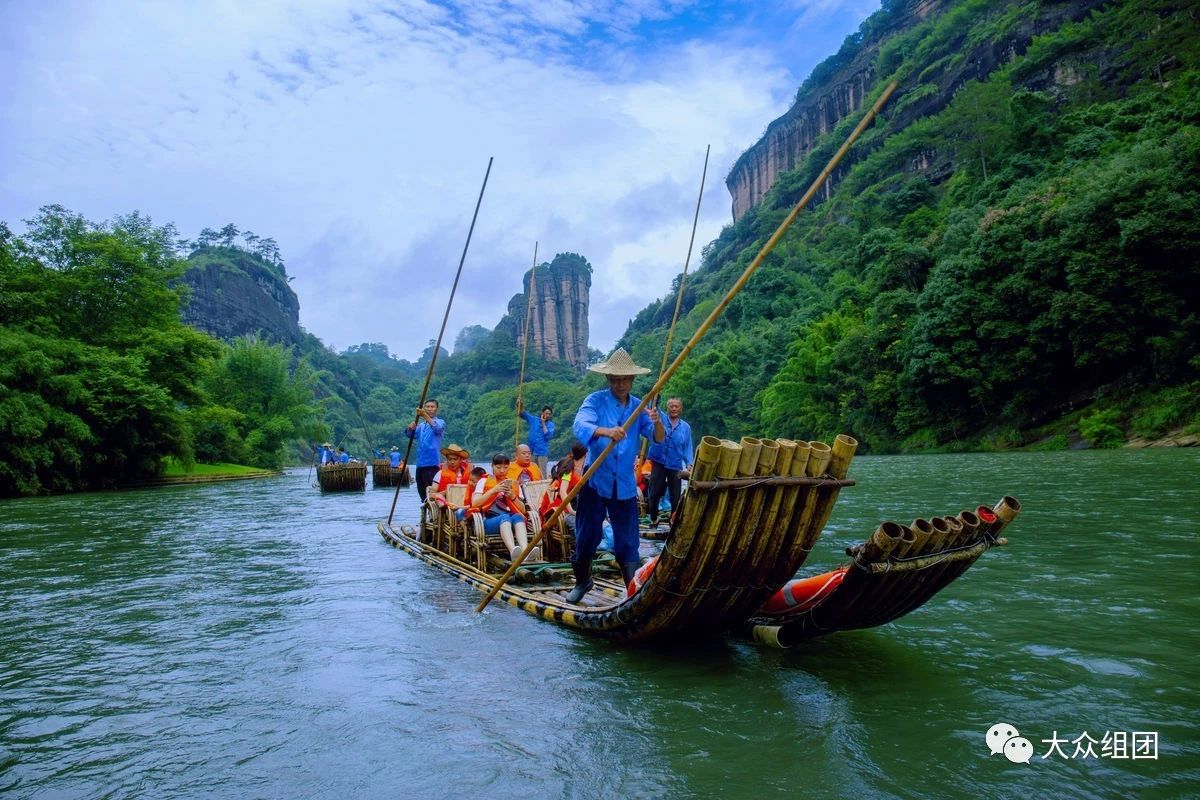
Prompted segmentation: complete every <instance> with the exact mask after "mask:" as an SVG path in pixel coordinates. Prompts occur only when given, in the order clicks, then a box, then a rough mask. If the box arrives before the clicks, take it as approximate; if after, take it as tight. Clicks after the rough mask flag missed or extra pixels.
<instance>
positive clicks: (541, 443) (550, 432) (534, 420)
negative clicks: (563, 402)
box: [521, 411, 554, 456]
mask: <svg viewBox="0 0 1200 800" xmlns="http://www.w3.org/2000/svg"><path fill="white" fill-rule="evenodd" d="M521 419H523V420H525V421H526V422H528V423H529V438H528V439H527V440H526V441H528V442H529V450H530V452H532V453H533V454H534V455H535V456H549V455H550V439H552V438H553V437H554V423H553V422H550V421H547V422H546V432H545V433H544V434H543V433H542V416H541V414H539V415H537V416H536V417H535V416H534V415H533V414H530V413H529V412H528V411H522V412H521Z"/></svg>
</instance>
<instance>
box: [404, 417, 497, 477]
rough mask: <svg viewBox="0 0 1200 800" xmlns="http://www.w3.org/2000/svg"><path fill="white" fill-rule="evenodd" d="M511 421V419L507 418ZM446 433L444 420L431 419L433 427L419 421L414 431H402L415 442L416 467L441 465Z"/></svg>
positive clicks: (406, 429) (423, 421)
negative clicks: (443, 436) (443, 435)
mask: <svg viewBox="0 0 1200 800" xmlns="http://www.w3.org/2000/svg"><path fill="white" fill-rule="evenodd" d="M509 419H512V417H509ZM445 431H446V420H444V419H442V418H441V417H434V418H433V425H430V424H429V423H428V422H426V421H425V420H421V422H420V424H419V425H417V428H416V430H411V431H410V430H409V429H408V428H405V429H404V435H405V436H407V437H408V438H410V439H415V440H416V442H417V466H418V467H436V466H440V465H441V463H442V434H443V433H444V432H445Z"/></svg>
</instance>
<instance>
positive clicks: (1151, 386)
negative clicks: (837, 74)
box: [622, 0, 1200, 451]
mask: <svg viewBox="0 0 1200 800" xmlns="http://www.w3.org/2000/svg"><path fill="white" fill-rule="evenodd" d="M949 5H950V6H951V7H950V8H949V9H948V10H946V11H944V12H943V13H941V14H936V15H932V16H930V17H929V18H927V19H925V20H924V21H923V22H921V23H920V24H917V25H915V26H912V27H909V28H906V29H903V30H900V31H898V32H896V33H892V34H890V35H888V36H886V37H885V38H883V40H882V42H880V41H878V37H874V39H873V36H874V34H873V32H874V31H878V30H880V29H887V28H888V27H889V24H890V16H889V15H895V14H898V13H900V10H901V8H902V7H903V6H905V4H904V3H899V2H894V3H885V4H884V8H883V10H881V11H880V12H878V13H877V14H876V15H874V16H873V17H871V18H869V19H868V20H867V21H866V22H864V24H863V29H862V31H860V33H859V34H858V35H857V36H855V37H851V38H850V39H848V40H847V42H846V45H845V46H844V47H843V48H842V52H840V53H838V54H837V55H836V56H835V57H833V58H832V59H830V62H828V63H827V65H822V66H820V67H818V68H817V70H815V71H814V78H818V77H819V76H820V75H828V74H831V73H832V72H833V71H834V70H835V69H836V68H837V67H838V65H839V64H843V63H846V62H848V61H850V60H852V59H854V58H861V57H862V55H863V54H862V53H860V52H859V50H860V48H863V47H866V46H867V43H870V44H871V46H872V47H873V51H872V52H873V55H872V56H871V57H872V58H873V68H874V69H873V71H874V74H875V77H876V81H875V83H874V85H873V86H872V88H871V93H870V96H869V97H867V98H866V101H867V102H866V103H865V104H866V105H869V103H870V102H871V101H873V100H874V97H875V96H876V95H878V93H879V92H880V91H881V90H882V87H883V86H884V85H885V84H886V83H887V82H888V81H889V80H892V79H895V80H898V81H899V83H900V86H901V91H900V92H899V93H898V94H897V95H896V96H895V97H894V98H893V99H892V101H891V105H890V107H889V108H888V109H887V110H886V111H885V113H884V115H883V119H881V120H880V121H878V122H877V123H876V124H875V126H874V127H873V128H872V129H870V130H869V131H868V133H867V134H866V135H865V136H864V137H863V139H862V140H861V143H860V144H859V145H858V149H857V150H856V152H855V159H854V160H853V162H852V165H851V166H850V167H849V168H848V169H846V170H844V171H843V172H841V173H840V174H839V181H838V182H837V184H836V186H835V188H834V190H833V191H832V193H831V195H830V196H829V197H828V199H825V200H824V201H823V202H820V203H819V204H816V205H814V206H812V207H810V209H809V210H808V211H806V212H805V214H803V215H801V217H800V218H799V219H798V221H797V223H796V224H795V225H794V226H793V228H792V229H791V230H790V231H789V233H788V235H787V236H786V238H785V239H784V240H783V241H782V242H781V243H780V244H779V246H778V247H777V248H776V249H775V251H774V252H773V253H772V254H771V256H770V257H769V259H768V260H767V262H766V263H765V264H764V265H763V267H762V268H761V270H760V271H759V273H758V274H757V275H756V277H755V278H754V279H753V280H752V281H751V282H750V284H749V285H748V287H747V288H746V289H745V291H743V292H742V294H741V295H740V296H739V297H738V298H737V299H736V300H735V301H734V303H733V304H732V305H731V306H730V308H729V309H728V311H727V313H726V314H725V315H724V317H723V318H722V319H721V320H720V322H719V323H718V324H717V326H716V327H715V328H714V330H713V331H712V332H710V333H709V334H708V336H707V337H706V339H705V340H704V342H703V343H702V344H701V346H700V347H699V348H697V350H696V351H695V352H694V354H693V355H692V357H691V359H690V360H689V361H688V362H687V363H686V364H685V365H684V366H683V367H682V368H681V369H680V371H679V372H678V373H677V374H676V376H675V377H674V378H673V379H672V382H671V384H670V386H669V391H670V392H671V393H672V394H679V395H681V396H682V397H683V398H684V399H685V402H686V403H687V416H688V417H689V418H690V420H691V421H692V424H693V426H694V427H695V428H696V429H697V430H698V431H702V432H705V433H715V434H718V435H723V436H724V435H739V434H742V433H746V432H751V431H753V432H756V433H759V434H764V435H768V436H793V437H797V438H825V437H828V436H829V435H831V434H834V433H837V432H849V433H853V434H854V435H856V436H858V437H859V438H860V439H862V440H863V441H864V443H865V444H866V445H867V447H869V448H871V449H874V450H876V451H888V450H900V449H915V448H928V447H938V448H949V449H953V448H968V447H985V448H986V447H1012V446H1020V445H1030V444H1040V446H1045V447H1065V446H1067V444H1068V441H1070V440H1073V439H1075V438H1077V437H1083V438H1084V439H1086V440H1088V441H1089V442H1090V443H1092V444H1095V445H1102V446H1103V445H1113V444H1118V443H1121V442H1123V441H1124V440H1125V437H1126V436H1129V435H1144V436H1156V435H1161V434H1163V433H1166V432H1168V431H1171V430H1176V429H1180V428H1185V429H1186V428H1189V426H1190V428H1191V429H1193V430H1195V429H1196V427H1197V423H1198V422H1200V400H1198V398H1200V391H1198V390H1200V385H1198V384H1197V383H1196V378H1197V374H1198V373H1200V350H1198V346H1200V345H1198V342H1200V339H1198V336H1197V334H1200V316H1198V310H1200V301H1198V300H1197V298H1198V297H1200V221H1198V220H1200V192H1198V189H1197V181H1196V176H1197V175H1200V100H1198V92H1200V20H1198V14H1200V12H1198V11H1197V8H1196V6H1195V5H1194V4H1192V3H1184V2H1171V1H1169V0H1143V1H1141V2H1113V3H1108V4H1104V5H1102V6H1101V7H1100V8H1099V9H1097V10H1094V11H1092V12H1091V13H1089V14H1087V15H1086V16H1082V18H1081V19H1080V20H1079V21H1076V22H1067V23H1065V24H1062V25H1061V26H1059V27H1056V28H1054V29H1053V30H1049V31H1046V32H1044V33H1042V34H1040V35H1037V36H1034V37H1033V38H1032V41H1031V42H1030V43H1029V45H1028V47H1027V48H1026V49H1024V50H1023V51H1022V52H1009V53H1007V60H1005V61H1004V62H1003V63H1000V64H998V65H997V66H996V68H995V69H994V70H992V71H991V72H990V73H989V74H987V75H986V76H984V77H983V78H982V79H968V80H965V81H964V82H962V83H961V84H958V85H954V86H951V87H950V89H951V91H952V95H951V96H949V97H948V98H947V99H948V102H947V103H946V104H943V107H942V108H941V110H940V111H938V112H937V113H934V114H931V115H926V116H920V115H917V116H915V117H914V115H913V114H912V113H911V111H912V108H913V106H914V105H917V104H920V103H922V101H923V99H928V98H930V97H931V96H933V95H934V94H936V93H938V92H944V91H946V89H947V86H946V85H945V78H946V75H947V74H948V73H953V74H957V75H961V74H964V70H963V53H964V52H965V51H970V50H971V49H972V48H973V47H976V46H977V45H978V44H979V43H980V42H987V41H989V40H997V41H999V40H1002V39H1003V38H1004V37H1005V36H1006V34H1007V32H1008V31H1010V30H1011V29H1013V28H1014V27H1015V26H1018V25H1020V24H1022V22H1023V21H1028V20H1032V19H1036V18H1038V16H1039V15H1043V16H1044V17H1047V18H1049V17H1053V15H1054V14H1055V13H1056V10H1055V6H1059V5H1067V4H1054V3H1046V2H1032V1H1030V2H1023V1H1021V0H1009V1H1008V2H997V1H993V0H988V1H987V2H984V1H983V0H963V1H962V2H958V3H952V4H949ZM967 74H969V71H967ZM1048 76H1050V77H1049V78H1048ZM812 82H813V79H810V81H809V82H808V83H806V84H805V90H810V89H811V88H812ZM861 116H862V115H861V113H858V114H853V115H850V116H849V117H847V118H846V119H844V120H843V121H842V123H841V124H840V125H839V126H838V127H837V128H836V129H835V130H832V131H830V132H829V133H828V134H827V135H825V136H824V137H823V139H821V140H820V142H819V143H818V145H817V147H816V149H815V151H814V152H813V153H812V155H811V156H810V157H809V158H807V159H806V160H804V161H803V163H801V164H799V166H798V167H797V168H796V169H795V170H794V171H792V172H788V173H785V174H783V175H782V176H780V178H779V179H778V180H777V181H776V183H775V184H774V186H772V188H771V189H770V191H769V192H768V193H767V194H766V196H765V198H764V199H763V201H762V202H761V203H760V204H759V205H757V206H755V207H753V208H752V209H750V210H749V211H748V212H747V213H745V214H744V215H743V216H742V217H741V218H740V219H738V221H737V222H736V223H735V224H733V225H730V226H729V227H727V228H726V229H725V230H723V231H722V233H721V235H720V237H719V238H718V239H717V240H715V241H713V242H711V243H710V244H709V245H707V246H706V247H705V248H704V251H703V259H702V265H701V267H700V268H699V269H698V270H697V272H696V273H695V274H694V275H693V276H689V278H688V282H687V289H686V292H685V299H684V311H685V314H686V316H685V317H684V318H683V319H682V320H681V322H680V326H679V330H678V331H677V333H676V336H675V342H676V343H677V344H676V349H678V348H679V347H681V346H682V344H683V343H684V342H685V341H686V340H687V339H688V337H689V336H690V335H691V333H692V332H693V331H694V330H695V328H696V327H697V325H698V324H699V322H700V321H701V320H703V318H704V317H705V316H706V315H707V314H708V312H709V311H710V310H711V309H712V307H713V305H714V304H715V303H716V302H717V300H718V299H719V298H720V297H721V296H722V295H723V294H724V292H725V291H726V290H727V289H728V288H729V286H730V285H731V284H732V283H733V281H734V279H735V278H736V276H737V275H739V274H740V273H741V271H742V270H743V269H744V268H745V266H746V265H747V264H748V263H749V261H750V260H751V259H752V258H753V257H754V255H755V254H756V253H757V252H758V251H759V249H760V248H761V246H762V244H763V243H764V242H765V241H766V239H767V238H768V236H769V235H770V234H771V233H772V232H773V231H774V230H775V228H776V227H777V225H778V224H779V222H780V221H781V220H782V219H783V218H784V216H785V215H786V214H787V212H788V210H789V209H790V208H791V206H792V205H793V204H794V203H795V202H796V201H797V200H798V198H799V197H800V195H801V194H802V193H803V191H804V190H805V189H806V188H807V186H808V184H809V183H810V182H811V181H812V179H813V178H814V176H815V175H816V174H818V172H819V171H820V169H821V168H822V166H823V165H824V163H825V162H826V160H827V159H828V158H829V156H830V155H831V154H832V152H833V151H834V150H835V149H836V147H837V146H838V145H839V144H840V143H841V141H842V140H843V139H844V138H845V136H846V135H847V134H848V133H849V131H850V129H851V128H852V127H853V125H854V124H855V123H857V121H858V119H860V118H861ZM900 121H902V122H903V126H902V127H901V125H900ZM673 304H674V299H673V297H671V296H667V297H664V298H663V300H661V301H659V302H657V303H654V304H652V305H651V306H649V307H647V308H646V309H644V310H643V311H642V312H641V313H640V314H639V315H638V316H637V317H636V319H634V320H633V322H632V323H631V324H630V326H629V329H628V331H627V332H626V334H625V336H624V338H623V341H622V344H624V345H625V346H626V347H628V348H629V349H630V350H631V351H632V352H633V353H634V355H635V357H636V358H637V359H638V360H639V361H641V362H643V363H645V362H649V363H657V361H658V359H659V358H660V357H661V350H662V347H663V345H664V342H665V338H666V326H667V324H668V323H669V320H670V316H671V312H672V310H673Z"/></svg>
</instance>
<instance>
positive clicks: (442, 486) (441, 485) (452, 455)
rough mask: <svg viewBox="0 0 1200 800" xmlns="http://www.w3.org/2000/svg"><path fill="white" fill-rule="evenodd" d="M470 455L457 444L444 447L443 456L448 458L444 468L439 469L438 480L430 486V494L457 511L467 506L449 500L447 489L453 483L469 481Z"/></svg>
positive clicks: (443, 463) (443, 464)
mask: <svg viewBox="0 0 1200 800" xmlns="http://www.w3.org/2000/svg"><path fill="white" fill-rule="evenodd" d="M470 455H471V454H470V453H469V452H467V451H466V450H464V449H463V448H461V447H459V446H458V445H456V444H451V445H447V446H446V447H443V448H442V457H443V458H445V459H446V460H445V461H443V462H442V468H441V469H440V470H439V471H438V475H437V480H436V481H435V482H434V483H433V484H431V485H430V487H429V492H428V494H429V496H430V497H434V498H437V499H438V500H439V501H441V502H442V503H444V504H445V506H446V507H447V508H449V509H451V510H452V511H457V510H459V509H460V508H465V507H466V506H460V505H455V504H454V503H451V502H450V501H449V500H447V499H446V489H447V487H449V486H450V484H452V483H467V481H468V480H469V474H470V473H469V470H470V468H471V462H470V461H468V460H467V458H468V457H469V456H470ZM468 504H469V501H468Z"/></svg>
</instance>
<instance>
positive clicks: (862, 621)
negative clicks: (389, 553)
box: [378, 436, 1019, 647]
mask: <svg viewBox="0 0 1200 800" xmlns="http://www.w3.org/2000/svg"><path fill="white" fill-rule="evenodd" d="M856 447H857V442H855V440H854V439H852V438H850V437H848V436H839V437H838V438H837V440H835V442H834V444H833V447H832V448H831V447H830V446H829V445H826V444H823V443H821V442H811V443H809V442H794V441H790V440H786V439H780V440H770V439H756V438H752V437H746V438H743V439H742V441H741V443H740V444H739V443H734V442H731V441H727V440H720V439H716V438H714V437H711V436H706V437H704V439H703V440H702V442H701V445H700V447H699V448H698V451H697V457H696V468H695V470H694V473H693V475H692V481H691V483H690V484H689V487H688V491H687V492H686V494H685V495H684V500H683V502H682V503H681V508H680V510H679V513H678V514H677V515H676V520H675V524H674V527H673V529H672V532H671V537H670V540H669V541H668V542H667V543H666V545H665V546H664V548H663V551H662V553H661V554H660V556H659V558H658V562H657V563H656V564H655V566H654V568H653V571H651V572H650V574H649V576H648V577H647V578H646V580H645V582H644V584H643V585H642V587H641V588H640V590H638V591H637V593H636V594H634V595H633V596H632V597H627V596H626V590H625V587H624V586H623V585H622V583H621V579H620V578H619V577H617V576H615V575H613V576H611V577H608V576H605V575H599V574H598V575H596V576H595V587H594V588H593V589H592V590H591V591H590V592H589V593H588V594H587V595H585V596H584V598H583V599H582V601H581V602H580V603H578V604H572V603H567V602H566V599H565V596H566V594H567V592H568V591H570V589H571V587H572V586H573V579H572V578H571V576H570V571H569V568H563V569H556V568H555V567H561V566H563V565H545V566H544V567H533V568H531V569H530V570H526V568H525V567H524V566H523V567H522V568H521V570H518V572H517V574H516V576H515V577H516V579H520V578H521V577H522V573H523V572H529V573H538V574H537V578H540V580H541V582H538V583H532V584H525V585H521V584H511V583H510V584H506V585H505V586H504V587H503V588H501V590H500V592H499V595H498V596H499V597H500V598H501V599H503V600H505V601H506V602H508V603H509V604H510V605H513V606H516V607H518V608H520V609H522V610H524V611H526V612H528V613H530V614H533V615H535V616H539V617H542V618H544V619H548V620H551V621H553V622H556V623H558V624H560V625H563V626H565V627H568V628H573V629H575V630H580V631H584V632H586V633H590V634H594V635H597V636H601V637H605V638H609V639H614V640H618V641H623V642H637V641H644V640H648V639H654V638H659V637H666V636H680V635H707V634H709V633H711V632H714V631H729V632H733V633H735V634H740V635H744V636H748V637H749V638H751V639H753V640H754V641H757V642H760V643H763V644H770V645H775V646H784V647H786V646H790V645H792V644H795V643H797V642H800V641H804V640H806V639H810V638H813V637H814V636H818V635H821V634H823V633H828V632H832V631H834V630H846V629H850V628H856V627H868V626H870V625H878V624H883V623H884V622H888V621H890V620H892V619H895V618H897V617H898V616H900V615H902V614H905V613H908V612H909V611H911V610H913V609H914V608H917V607H918V606H920V605H921V604H923V603H924V602H926V601H927V600H928V599H929V598H930V597H932V596H933V595H934V594H936V593H937V592H938V591H940V590H941V589H942V588H944V587H945V586H946V585H948V584H949V583H950V582H951V581H953V580H955V579H956V578H957V577H958V576H959V575H961V574H962V572H964V571H965V570H966V569H967V568H968V567H969V566H970V565H971V564H972V563H974V560H975V559H977V558H978V557H979V556H980V555H981V554H982V553H983V552H984V551H986V550H987V549H988V548H990V547H991V546H992V545H994V544H998V543H1003V540H998V539H996V538H995V536H994V535H993V531H992V530H991V529H990V528H989V529H988V530H987V531H985V530H983V529H982V528H980V527H978V526H976V528H975V529H974V530H972V531H970V532H968V533H967V534H963V533H961V529H959V534H958V535H957V537H951V536H950V535H949V533H948V532H939V534H938V536H937V537H936V538H935V537H934V535H933V534H932V533H928V534H924V535H923V536H922V538H921V541H920V542H919V544H918V543H917V541H916V538H917V534H916V533H914V532H913V529H912V528H907V527H905V526H897V525H895V524H894V523H886V524H885V525H884V526H881V529H883V531H884V532H883V533H877V534H876V535H875V536H873V537H872V539H871V540H870V541H868V542H867V543H865V544H864V545H862V546H861V547H860V548H858V549H857V550H856V551H855V552H856V558H855V561H854V562H853V563H854V566H852V567H851V568H850V572H852V573H853V574H848V575H847V577H846V579H845V580H844V581H843V583H842V585H841V586H840V587H839V588H838V590H837V591H835V592H833V593H832V594H830V595H829V596H828V598H826V599H825V600H824V601H823V602H822V603H821V604H820V605H818V606H817V609H818V610H820V614H808V615H807V616H800V615H797V616H787V615H784V616H781V617H764V616H763V615H762V613H761V611H762V608H763V606H764V604H765V603H766V602H767V601H768V600H769V599H770V598H772V596H773V595H775V593H777V592H779V591H780V590H781V589H783V587H784V586H785V585H786V584H788V582H789V581H790V580H791V579H792V578H793V576H794V575H795V574H796V572H797V570H798V569H799V568H800V567H801V565H803V563H804V561H805V559H806V558H807V556H808V553H809V551H810V550H811V549H812V547H813V545H814V544H815V542H816V541H817V538H818V537H819V536H820V534H821V531H822V529H823V528H824V526H825V523H826V521H827V520H828V519H829V515H830V514H831V513H832V511H833V507H834V503H835V502H836V500H837V497H838V494H839V492H840V491H841V489H842V488H844V487H847V486H852V485H854V481H852V480H847V479H846V474H847V470H848V468H849V465H850V461H851V459H852V458H853V455H854V450H855V448H856ZM464 489H465V487H464ZM1006 501H1008V505H1009V506H1010V508H1011V514H1009V516H1008V519H1011V517H1012V516H1015V513H1016V510H1017V509H1019V504H1018V503H1017V502H1016V501H1015V500H1013V499H1011V498H1006ZM1006 501H1002V503H1004V502H1006ZM539 524H540V523H539V521H538V520H534V521H532V522H531V527H532V529H533V530H535V531H536V530H537V528H538V526H539ZM945 527H946V528H947V531H949V529H950V528H952V527H953V526H951V525H950V524H949V523H946V524H945ZM378 528H379V532H380V534H381V535H382V536H383V538H384V539H385V540H386V541H387V542H388V543H389V544H392V545H393V546H395V547H397V548H399V549H401V550H403V551H405V552H407V553H409V554H410V555H412V556H414V557H416V558H419V559H420V560H422V561H424V562H426V563H428V564H430V565H432V566H434V567H436V568H438V569H440V570H442V571H444V572H447V573H449V574H451V575H453V576H455V577H456V578H458V579H459V580H461V581H464V582H465V583H468V584H470V585H471V586H473V587H475V588H476V589H477V590H478V591H480V592H487V591H490V590H491V589H492V587H494V586H495V584H496V582H497V576H498V575H499V574H500V573H502V572H503V571H504V570H505V568H506V567H507V566H508V564H509V561H508V559H507V556H506V555H505V554H504V553H503V548H502V547H499V548H497V547H496V546H495V542H490V543H489V542H487V541H485V539H484V537H483V536H482V519H481V518H478V515H471V516H469V517H468V518H467V520H466V521H464V522H463V523H458V522H456V521H454V519H453V516H452V515H451V514H448V513H445V510H444V509H443V510H442V511H439V510H438V508H437V504H436V501H432V500H431V502H430V503H428V504H427V505H426V508H425V509H423V511H422V518H421V523H420V525H419V526H418V527H412V526H407V525H406V526H400V525H389V524H387V523H384V522H381V523H379V526H378ZM917 528H918V529H919V530H921V531H923V530H924V529H923V527H922V526H919V525H918V526H917ZM931 529H933V527H932V526H931ZM904 530H907V531H909V533H910V534H911V535H912V537H913V540H914V541H913V542H906V541H905V540H904V534H903V531H904ZM996 531H997V532H998V529H996ZM889 536H890V537H891V539H894V540H895V541H891V540H890V539H888V537H889ZM877 540H878V541H877ZM881 542H882V544H884V545H886V544H889V543H890V544H891V548H890V549H889V550H888V551H887V552H884V550H883V548H882V545H881V544H880V543H881ZM902 546H903V549H901V547H902ZM855 570H857V572H855ZM859 573H861V574H859Z"/></svg>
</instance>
